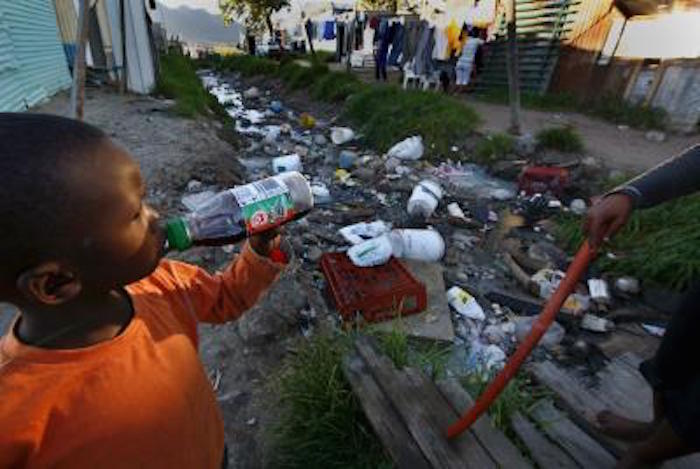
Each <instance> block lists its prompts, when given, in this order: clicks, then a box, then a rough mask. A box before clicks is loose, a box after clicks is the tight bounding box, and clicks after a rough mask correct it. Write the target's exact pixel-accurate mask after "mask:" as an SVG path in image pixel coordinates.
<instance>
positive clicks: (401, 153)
mask: <svg viewBox="0 0 700 469" xmlns="http://www.w3.org/2000/svg"><path fill="white" fill-rule="evenodd" d="M423 151H424V148H423V138H422V137H421V136H420V135H415V136H413V137H409V138H407V139H406V140H403V141H401V142H399V143H397V144H396V145H394V146H393V147H391V148H390V149H389V151H388V152H387V153H386V155H387V157H388V158H398V159H400V160H413V161H415V160H419V159H421V157H422V156H423Z"/></svg>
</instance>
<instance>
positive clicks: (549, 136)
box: [535, 126, 583, 153]
mask: <svg viewBox="0 0 700 469" xmlns="http://www.w3.org/2000/svg"><path fill="white" fill-rule="evenodd" d="M535 138H536V139H537V146H538V147H540V148H548V149H551V150H557V151H560V152H563V153H579V152H581V151H583V140H582V139H581V136H580V135H579V134H578V132H577V131H576V129H574V128H573V127H570V126H567V127H551V128H549V129H542V130H540V131H539V132H537V135H536V136H535Z"/></svg>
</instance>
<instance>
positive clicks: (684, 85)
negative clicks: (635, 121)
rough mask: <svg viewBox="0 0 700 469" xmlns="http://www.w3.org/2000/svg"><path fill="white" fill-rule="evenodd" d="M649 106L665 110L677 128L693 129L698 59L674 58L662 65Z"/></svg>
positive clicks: (699, 89) (698, 108) (699, 86)
mask: <svg viewBox="0 0 700 469" xmlns="http://www.w3.org/2000/svg"><path fill="white" fill-rule="evenodd" d="M651 104H652V106H658V107H662V108H664V109H666V111H667V112H668V117H669V123H670V124H671V126H672V127H673V128H675V129H677V130H680V131H683V132H693V131H695V130H697V128H698V125H699V124H700V59H696V60H677V61H672V62H670V63H667V64H664V65H663V76H662V78H661V82H660V83H659V87H658V88H657V89H656V94H655V95H654V97H653V99H652V100H651Z"/></svg>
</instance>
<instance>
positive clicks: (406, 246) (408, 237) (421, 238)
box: [389, 230, 445, 262]
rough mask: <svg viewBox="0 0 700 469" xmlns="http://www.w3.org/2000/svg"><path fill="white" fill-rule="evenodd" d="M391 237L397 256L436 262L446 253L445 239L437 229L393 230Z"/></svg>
mask: <svg viewBox="0 0 700 469" xmlns="http://www.w3.org/2000/svg"><path fill="white" fill-rule="evenodd" d="M389 238H390V239H391V245H392V248H393V253H394V256H396V257H400V258H403V259H415V260H418V261H426V262H436V261H439V260H440V259H442V256H444V255H445V240H444V239H442V236H441V235H440V233H438V232H437V231H435V230H393V231H391V233H389Z"/></svg>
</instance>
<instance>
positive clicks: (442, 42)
mask: <svg viewBox="0 0 700 469" xmlns="http://www.w3.org/2000/svg"><path fill="white" fill-rule="evenodd" d="M434 37H435V46H434V47H433V58H434V59H435V60H447V59H448V57H449V55H448V54H447V51H448V41H447V33H446V32H445V29H443V28H435V33H434Z"/></svg>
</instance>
